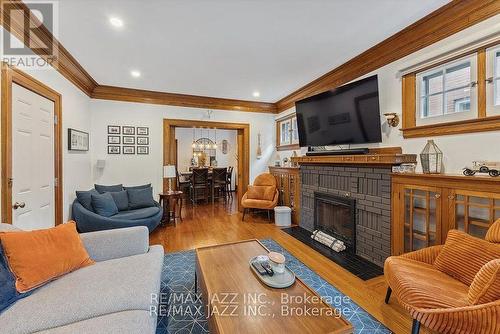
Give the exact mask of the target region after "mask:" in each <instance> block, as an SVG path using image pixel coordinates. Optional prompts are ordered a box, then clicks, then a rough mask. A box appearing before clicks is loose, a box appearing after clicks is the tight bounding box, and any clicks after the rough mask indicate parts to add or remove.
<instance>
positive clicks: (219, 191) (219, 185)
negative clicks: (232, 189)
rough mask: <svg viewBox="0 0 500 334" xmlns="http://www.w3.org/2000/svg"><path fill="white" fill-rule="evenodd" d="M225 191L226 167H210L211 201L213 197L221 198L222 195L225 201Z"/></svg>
mask: <svg viewBox="0 0 500 334" xmlns="http://www.w3.org/2000/svg"><path fill="white" fill-rule="evenodd" d="M226 192H227V168H214V169H212V202H213V201H214V200H215V198H221V197H222V196H223V197H224V201H225V200H226ZM216 195H217V196H216ZM221 195H222V196H221Z"/></svg>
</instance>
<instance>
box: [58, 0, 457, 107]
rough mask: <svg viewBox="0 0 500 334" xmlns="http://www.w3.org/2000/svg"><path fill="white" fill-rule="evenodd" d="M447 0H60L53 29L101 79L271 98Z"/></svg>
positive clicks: (199, 92) (135, 85)
mask: <svg viewBox="0 0 500 334" xmlns="http://www.w3.org/2000/svg"><path fill="white" fill-rule="evenodd" d="M447 2H448V1H447V0H175V1H174V0H163V1H160V0H142V1H140V0H135V1H132V0H61V1H59V39H60V40H61V42H62V44H63V45H64V46H65V47H66V48H67V49H68V50H69V51H70V53H71V54H72V55H73V56H74V57H75V58H76V59H77V60H78V61H79V62H80V64H82V65H83V67H84V68H85V69H86V70H87V71H88V72H89V73H90V75H92V77H93V78H94V79H95V80H96V81H97V82H98V83H99V84H103V85H113V86H122V87H129V88H139V89H147V90H155V91H166V92H172V93H184V94H193V95H203V96H214V97H225V98H235V99H243V100H255V101H267V102H275V101H277V100H279V99H280V98H283V97H284V96H286V95H288V94H290V93H291V92H293V91H294V90H296V89H298V88H300V87H302V86H303V85H305V84H307V83H309V82H310V81H312V80H314V79H316V78H318V77H319V76H321V75H323V74H324V73H326V72H328V71H330V70H332V69H333V68H335V67H337V66H338V65H340V64H342V63H344V62H345V61H347V60H349V59H350V58H352V57H354V56H356V55H358V54H359V53H361V52H363V51H364V50H366V49H368V48H370V47H371V46H373V45H375V44H377V43H378V42H381V41H382V40H384V39H385V38H387V37H389V36H390V35H392V34H394V33H396V32H398V31H399V30H401V29H403V28H404V27H406V26H408V25H410V24H411V23H413V22H415V21H416V20H418V19H419V18H421V17H423V16H425V15H427V14H429V13H430V12H432V11H434V10H435V9H437V8H439V7H441V6H442V5H444V4H445V3H447ZM111 16H116V17H119V18H121V19H122V20H123V21H124V27H123V28H122V29H116V28H114V27H112V26H111V25H110V24H109V17H111ZM134 69H136V70H139V71H141V73H142V76H141V77H140V78H132V77H131V75H130V71H131V70H134ZM254 91H259V92H260V97H259V98H255V97H253V96H252V93H253V92H254Z"/></svg>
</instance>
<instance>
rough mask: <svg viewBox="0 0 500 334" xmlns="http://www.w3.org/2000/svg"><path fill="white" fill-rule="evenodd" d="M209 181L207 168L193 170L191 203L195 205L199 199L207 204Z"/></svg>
mask: <svg viewBox="0 0 500 334" xmlns="http://www.w3.org/2000/svg"><path fill="white" fill-rule="evenodd" d="M209 182H210V180H209V178H208V168H193V174H192V175H191V185H190V186H191V188H190V189H191V191H190V192H191V202H192V203H193V204H195V203H196V202H197V201H198V200H199V199H200V194H203V196H202V197H201V198H202V199H204V200H205V201H206V202H207V203H208V199H209V196H210V186H209V184H210V183H209Z"/></svg>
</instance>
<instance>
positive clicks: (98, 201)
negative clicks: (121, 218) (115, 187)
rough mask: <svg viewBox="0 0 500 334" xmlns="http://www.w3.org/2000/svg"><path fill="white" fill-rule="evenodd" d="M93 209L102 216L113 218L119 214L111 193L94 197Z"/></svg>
mask: <svg viewBox="0 0 500 334" xmlns="http://www.w3.org/2000/svg"><path fill="white" fill-rule="evenodd" d="M92 207H93V208H94V212H95V213H97V214H98V215H100V216H104V217H111V216H112V215H115V214H117V213H118V207H117V206H116V203H115V200H114V199H113V196H111V194H110V193H104V194H99V195H92Z"/></svg>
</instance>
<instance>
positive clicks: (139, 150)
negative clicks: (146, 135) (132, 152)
mask: <svg viewBox="0 0 500 334" xmlns="http://www.w3.org/2000/svg"><path fill="white" fill-rule="evenodd" d="M137 154H149V146H137Z"/></svg>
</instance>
